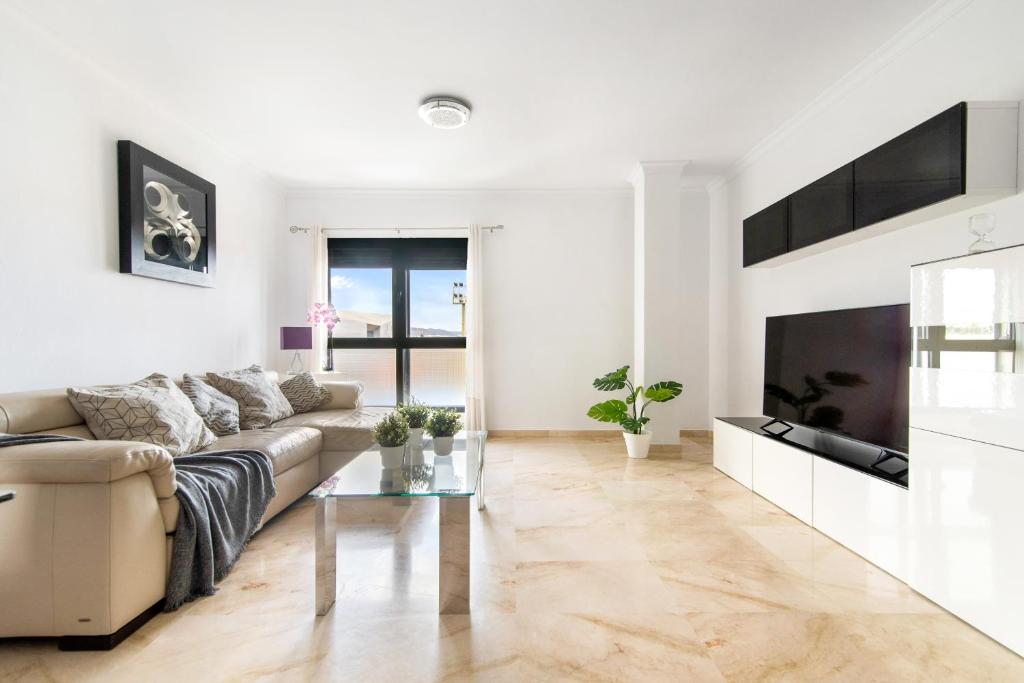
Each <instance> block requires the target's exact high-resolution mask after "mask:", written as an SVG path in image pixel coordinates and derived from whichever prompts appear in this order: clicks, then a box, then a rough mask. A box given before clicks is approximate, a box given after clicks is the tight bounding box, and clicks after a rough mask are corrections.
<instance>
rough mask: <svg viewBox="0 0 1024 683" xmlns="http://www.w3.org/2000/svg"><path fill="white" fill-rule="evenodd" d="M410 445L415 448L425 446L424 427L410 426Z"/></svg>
mask: <svg viewBox="0 0 1024 683" xmlns="http://www.w3.org/2000/svg"><path fill="white" fill-rule="evenodd" d="M409 445H410V446H412V447H413V448H422V447H423V427H409Z"/></svg>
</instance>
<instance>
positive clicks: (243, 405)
mask: <svg viewBox="0 0 1024 683" xmlns="http://www.w3.org/2000/svg"><path fill="white" fill-rule="evenodd" d="M206 379H207V380H208V381H209V382H210V384H212V385H213V386H214V387H215V388H217V389H219V390H220V391H222V392H224V393H225V394H227V395H228V396H230V397H231V398H233V399H235V400H236V401H238V407H239V410H240V413H239V422H240V424H241V427H242V429H262V428H263V427H269V426H270V424H271V423H272V422H275V421H277V420H280V419H283V418H286V417H289V416H290V415H294V414H295V410H294V409H293V408H292V406H291V404H290V403H288V399H287V398H285V397H284V394H282V393H281V389H280V388H278V386H277V385H276V384H274V383H273V382H271V381H270V380H269V379H268V378H267V376H266V375H264V374H263V368H261V367H260V366H259V365H251V366H249V367H247V368H244V369H242V370H227V371H224V372H208V373H206Z"/></svg>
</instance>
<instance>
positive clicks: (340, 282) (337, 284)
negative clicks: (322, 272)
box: [331, 275, 355, 289]
mask: <svg viewBox="0 0 1024 683" xmlns="http://www.w3.org/2000/svg"><path fill="white" fill-rule="evenodd" d="M354 285H355V282H353V281H352V280H350V279H349V278H347V277H345V276H344V275H332V276H331V289H349V288H350V287H353V286H354Z"/></svg>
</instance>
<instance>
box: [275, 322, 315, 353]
mask: <svg viewBox="0 0 1024 683" xmlns="http://www.w3.org/2000/svg"><path fill="white" fill-rule="evenodd" d="M311 348H313V328H312V327H282V328H281V350H282V351H292V350H300V349H302V350H308V349H311Z"/></svg>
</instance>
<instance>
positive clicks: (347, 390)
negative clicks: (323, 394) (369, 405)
mask: <svg viewBox="0 0 1024 683" xmlns="http://www.w3.org/2000/svg"><path fill="white" fill-rule="evenodd" d="M325 377H330V376H329V375H326V376H321V377H318V378H317V379H318V380H319V382H320V384H322V385H324V388H325V389H327V391H328V392H330V394H331V398H330V400H329V401H327V403H324V404H323V405H322V406H320V408H321V409H323V410H333V409H335V408H362V407H363V384H362V382H350V381H338V380H332V379H325Z"/></svg>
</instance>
